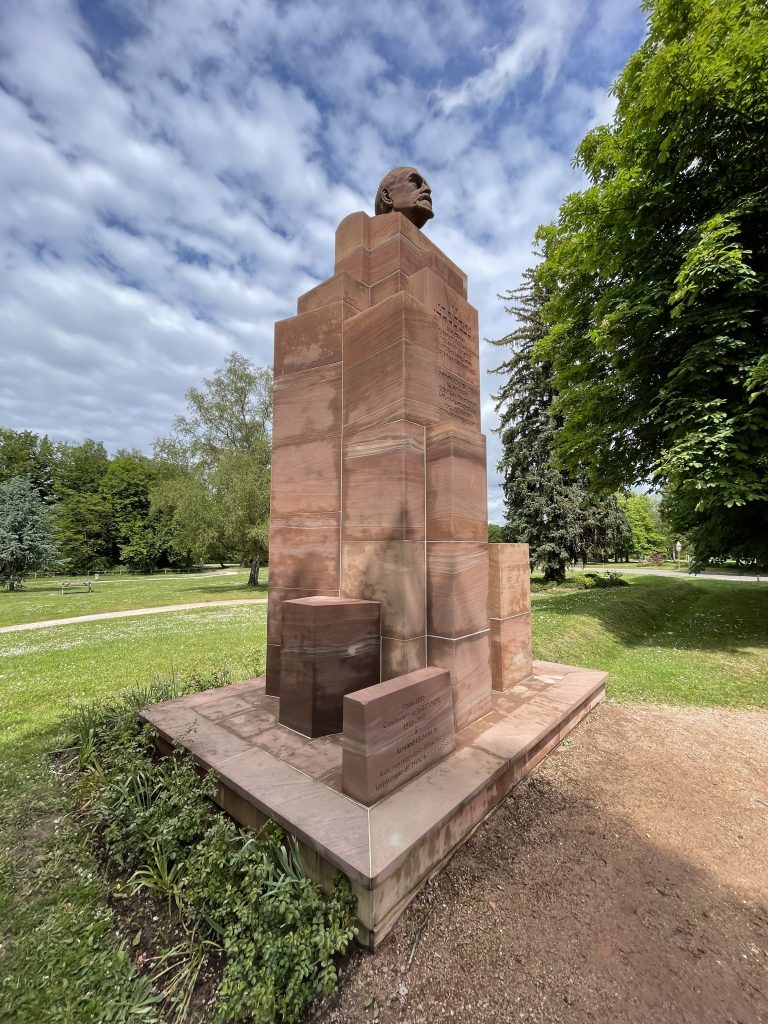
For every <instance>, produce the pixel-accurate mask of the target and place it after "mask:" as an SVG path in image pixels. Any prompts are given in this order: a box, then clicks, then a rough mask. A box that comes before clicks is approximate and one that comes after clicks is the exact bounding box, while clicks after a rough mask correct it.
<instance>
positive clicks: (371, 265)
mask: <svg viewBox="0 0 768 1024" xmlns="http://www.w3.org/2000/svg"><path fill="white" fill-rule="evenodd" d="M423 267H424V255H423V253H422V251H421V249H419V248H418V246H416V245H414V244H413V242H411V241H409V240H408V238H406V236H405V235H403V234H397V235H393V236H392V237H391V238H388V239H387V240H386V241H385V242H382V243H381V244H380V245H377V246H376V248H375V249H371V253H370V257H369V261H368V274H369V277H368V282H369V284H371V285H375V284H376V283H377V282H378V281H382V280H383V279H384V278H385V277H389V275H390V274H394V273H395V272H396V271H398V270H399V271H400V272H401V273H402V274H405V276H406V277H410V275H411V274H415V273H416V272H417V271H418V270H421V269H422V268H423Z"/></svg>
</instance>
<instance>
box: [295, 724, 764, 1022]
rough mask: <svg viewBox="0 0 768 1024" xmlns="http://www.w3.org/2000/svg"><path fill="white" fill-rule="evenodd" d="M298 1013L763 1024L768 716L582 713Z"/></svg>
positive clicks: (388, 1018) (343, 1017) (338, 1018)
mask: <svg viewBox="0 0 768 1024" xmlns="http://www.w3.org/2000/svg"><path fill="white" fill-rule="evenodd" d="M311 1019H312V1020H313V1021H322V1022H323V1024H352V1022H355V1024H357V1022H368V1021H373V1020H376V1021H378V1022H381V1024H389V1022H398V1024H406V1022H410V1024H421V1022H427V1021H428V1022H430V1024H431V1022H437V1021H440V1022H442V1021H454V1020H455V1021H462V1022H468V1024H486V1022H488V1024H490V1022H494V1024H497V1022H508V1021H509V1022H512V1021H515V1022H520V1021H524V1022H535V1024H557V1022H567V1024H586V1022H590V1024H591V1022H603V1024H604V1022H610V1024H676V1022H683V1024H710V1022H711V1024H714V1022H718V1024H721V1022H722V1024H725V1022H727V1024H737V1022H738V1024H762V1022H768V713H765V712H757V711H756V712H741V711H719V710H699V709H689V708H667V707H664V708H660V707H647V706H640V705H611V704H605V705H602V706H600V707H598V708H597V709H596V710H595V711H594V712H593V713H592V715H590V716H589V718H588V719H587V720H586V721H585V722H584V723H583V724H582V725H581V726H579V728H578V729H577V730H576V731H575V732H574V733H573V735H572V736H571V737H569V738H568V739H567V740H566V741H565V742H564V743H563V744H562V745H561V746H560V747H559V748H558V750H557V751H556V752H554V753H553V754H552V755H550V757H549V758H548V759H547V760H546V761H545V763H544V764H543V765H542V766H541V767H540V768H539V769H537V770H536V772H535V773H534V774H533V775H532V776H531V778H530V779H529V780H528V781H527V782H525V783H524V784H523V785H522V786H521V787H519V788H518V790H517V791H516V792H515V793H514V794H513V795H512V796H511V797H510V798H509V799H507V800H506V801H504V803H503V804H502V805H501V806H500V807H499V808H498V809H497V811H496V812H495V813H494V814H493V815H492V816H491V817H490V818H489V819H488V820H487V821H486V822H485V823H484V824H483V825H482V826H481V827H480V828H479V829H478V830H477V831H476V832H475V834H474V835H473V836H472V838H471V839H470V840H469V842H468V843H467V844H466V845H465V846H464V847H463V848H462V849H461V850H460V851H459V852H458V853H457V854H456V855H455V857H454V858H453V859H452V860H451V862H450V863H449V865H448V866H447V868H446V869H445V870H444V871H443V872H442V873H441V874H440V875H438V876H437V877H436V878H435V879H433V880H432V881H431V882H430V883H429V885H428V886H427V887H426V889H425V890H424V891H423V893H422V894H421V895H420V896H419V897H418V898H417V899H416V900H415V901H414V903H412V904H411V906H410V907H409V909H408V910H407V911H406V913H405V914H404V915H403V917H402V918H401V919H400V921H399V923H398V925H397V926H396V928H395V929H394V930H393V932H392V933H391V934H390V936H389V937H388V938H387V939H386V940H385V941H384V943H383V944H382V946H381V947H380V949H379V951H378V952H377V953H375V954H370V953H367V952H364V951H362V950H357V951H356V952H355V953H353V954H352V956H351V957H349V958H348V959H347V961H346V962H345V964H344V965H343V973H342V977H341V982H340V985H339V988H338V989H337V991H336V992H335V993H334V995H333V996H331V997H330V998H329V999H328V1000H327V1001H326V1002H325V1003H323V1004H322V1005H320V1006H318V1007H317V1008H316V1010H315V1012H314V1013H313V1014H312V1015H311Z"/></svg>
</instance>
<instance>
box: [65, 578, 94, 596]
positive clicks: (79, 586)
mask: <svg viewBox="0 0 768 1024" xmlns="http://www.w3.org/2000/svg"><path fill="white" fill-rule="evenodd" d="M75 591H81V592H83V593H85V592H87V593H89V594H92V593H93V584H92V583H91V582H90V580H81V581H80V582H79V583H62V584H61V592H62V594H70V593H74V592H75Z"/></svg>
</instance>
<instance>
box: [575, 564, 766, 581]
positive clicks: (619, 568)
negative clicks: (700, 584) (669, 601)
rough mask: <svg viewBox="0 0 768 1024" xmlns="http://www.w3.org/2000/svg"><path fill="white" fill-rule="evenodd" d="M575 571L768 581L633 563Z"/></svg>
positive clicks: (759, 577)
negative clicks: (641, 565)
mask: <svg viewBox="0 0 768 1024" xmlns="http://www.w3.org/2000/svg"><path fill="white" fill-rule="evenodd" d="M574 572H628V573H631V574H632V575H633V576H674V577H675V578H676V579H678V580H727V581H728V582H729V583H768V576H737V575H736V574H735V573H724V572H698V573H689V572H680V571H679V570H677V569H639V568H637V567H636V566H632V565H601V566H596V565H588V566H587V568H586V569H574Z"/></svg>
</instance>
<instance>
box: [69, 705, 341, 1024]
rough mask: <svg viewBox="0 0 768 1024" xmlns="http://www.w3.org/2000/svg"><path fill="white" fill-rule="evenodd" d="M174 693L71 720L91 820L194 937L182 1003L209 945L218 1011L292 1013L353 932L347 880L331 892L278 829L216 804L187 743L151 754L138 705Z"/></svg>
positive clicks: (331, 980) (291, 1017) (234, 1015)
mask: <svg viewBox="0 0 768 1024" xmlns="http://www.w3.org/2000/svg"><path fill="white" fill-rule="evenodd" d="M167 696H168V693H167V692H165V693H163V694H157V693H154V694H149V693H148V692H147V691H146V690H143V691H141V692H139V693H129V694H127V695H126V696H125V697H124V698H123V699H122V700H121V701H119V702H117V703H114V702H113V703H111V704H108V705H102V706H100V707H96V708H94V707H93V706H90V707H89V706H86V707H83V708H80V709H79V710H78V711H77V712H76V713H75V714H74V715H73V717H72V718H71V720H70V728H71V729H72V731H73V733H74V735H75V738H76V743H77V749H78V766H79V768H80V771H81V774H80V777H79V782H78V788H79V791H80V796H81V798H82V799H83V800H84V801H85V805H86V806H87V808H88V810H87V819H88V822H89V824H90V825H91V827H92V828H93V829H94V831H95V832H96V833H97V834H98V835H99V836H100V838H101V840H102V841H103V843H104V844H105V846H106V849H107V851H108V853H109V856H110V858H111V859H112V860H113V861H114V862H115V863H116V864H117V865H119V867H120V868H121V869H123V870H128V871H130V872H131V875H130V880H129V883H128V888H129V890H132V891H134V892H141V893H142V894H151V895H153V896H156V897H160V898H162V899H164V900H167V902H168V904H169V906H173V907H175V908H176V909H177V911H178V914H179V920H180V923H181V925H182V926H183V927H184V928H185V929H186V931H187V933H188V935H189V936H191V937H193V940H194V941H190V943H189V944H188V945H189V952H188V953H187V954H186V955H180V956H177V958H176V960H175V961H174V966H173V972H174V978H176V975H177V974H178V972H179V971H181V970H184V971H185V972H186V973H185V978H186V981H185V983H184V984H181V983H178V984H176V985H175V986H173V1001H174V1004H175V1006H176V1009H177V1011H178V1010H179V1008H180V1007H183V1006H184V1005H187V1004H188V1002H189V998H190V991H191V987H193V986H194V983H195V979H196V978H197V976H198V974H199V971H200V963H199V962H198V960H197V959H195V958H200V957H202V958H203V959H204V957H205V955H206V949H205V948H204V949H202V951H201V946H200V943H201V942H202V943H204V944H207V946H206V948H207V950H208V951H213V950H216V951H220V952H221V953H222V954H223V957H224V968H223V973H222V977H221V984H220V987H219V991H218V996H217V1005H216V1010H215V1019H216V1020H220V1021H239V1020H242V1019H244V1018H248V1019H252V1020H254V1021H256V1022H263V1024H266V1022H271V1021H274V1020H275V1019H276V1018H277V1017H278V1016H279V1017H280V1019H281V1020H283V1021H285V1022H290V1021H295V1020H297V1019H298V1018H299V1016H300V1015H301V1014H302V1012H303V1011H304V1010H305V1009H306V1007H307V1006H308V1005H309V1003H310V1002H311V1001H312V1000H314V999H315V998H317V997H318V996H320V995H323V994H327V993H328V992H330V991H332V989H333V988H334V986H335V983H336V968H335V963H334V957H335V956H336V955H337V954H338V953H340V952H344V951H345V950H346V949H347V947H348V945H349V942H350V941H351V939H352V936H353V934H354V929H353V926H352V912H353V909H354V904H353V900H352V897H351V893H350V890H349V884H348V883H347V882H346V880H344V879H342V878H341V877H339V878H338V879H337V881H336V883H335V884H334V886H333V889H332V891H331V893H330V894H329V895H324V894H323V893H322V892H321V891H320V889H319V888H318V887H317V886H316V885H315V884H314V883H313V882H312V881H311V880H310V879H308V878H307V877H306V875H305V873H304V870H303V867H302V865H301V860H300V857H299V854H298V849H297V847H296V845H295V843H294V842H293V841H290V842H287V841H286V839H285V837H284V835H283V833H282V832H281V831H280V830H279V829H277V828H267V829H264V830H262V831H261V832H260V833H259V834H257V835H255V834H253V833H249V832H248V831H246V830H244V829H241V828H240V827H238V826H237V825H236V824H235V823H234V822H232V821H231V820H230V819H229V818H227V817H225V816H224V815H223V814H221V813H219V812H218V811H216V810H215V808H214V806H213V804H212V803H211V801H210V799H208V798H210V797H212V796H213V794H214V793H215V791H216V778H215V775H214V774H213V773H208V774H207V775H206V776H205V777H204V778H202V779H201V778H200V776H199V774H198V771H197V768H196V766H195V763H194V761H193V759H192V758H191V757H190V756H188V755H184V754H181V753H180V752H177V753H176V755H175V756H170V757H162V758H156V757H155V756H154V736H153V733H152V732H151V731H150V730H149V729H148V728H144V729H141V728H140V727H139V725H138V721H137V718H136V713H135V712H136V709H137V707H139V706H142V705H144V704H146V703H147V702H148V701H150V702H153V701H156V700H158V699H167ZM190 957H192V958H193V959H192V960H190ZM190 964H192V966H191V967H190ZM177 981H178V979H177Z"/></svg>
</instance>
